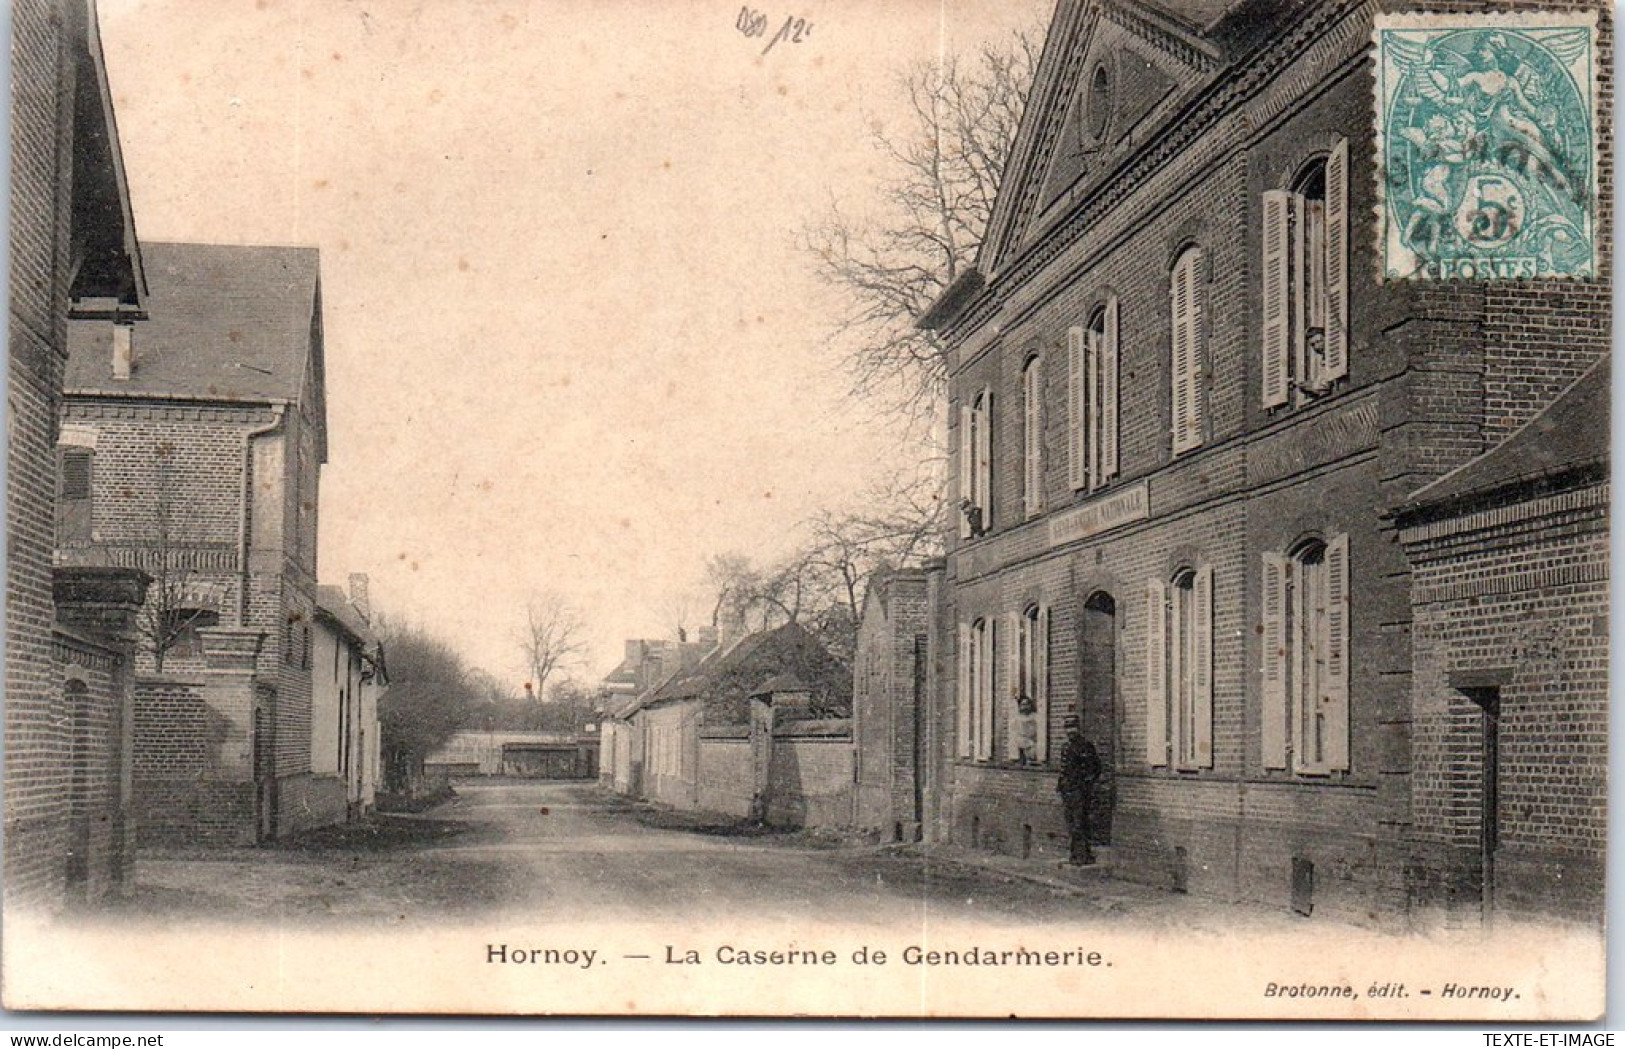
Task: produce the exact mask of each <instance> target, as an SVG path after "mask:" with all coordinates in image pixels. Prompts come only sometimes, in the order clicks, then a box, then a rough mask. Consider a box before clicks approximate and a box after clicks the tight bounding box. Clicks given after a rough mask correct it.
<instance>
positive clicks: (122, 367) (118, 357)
mask: <svg viewBox="0 0 1625 1049" xmlns="http://www.w3.org/2000/svg"><path fill="white" fill-rule="evenodd" d="M134 330H135V326H134V325H131V324H114V325H113V378H115V379H128V378H129V377H130V369H131V368H132V367H134V365H135V349H134V347H133V346H132V345H131V343H130V335H131V333H132V332H133V331H134Z"/></svg>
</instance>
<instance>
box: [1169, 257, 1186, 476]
mask: <svg viewBox="0 0 1625 1049" xmlns="http://www.w3.org/2000/svg"><path fill="white" fill-rule="evenodd" d="M1188 259H1189V257H1188V256H1187V257H1185V258H1182V259H1180V260H1179V264H1178V265H1177V266H1175V267H1174V279H1173V285H1172V287H1171V288H1170V289H1169V291H1170V294H1171V296H1172V301H1171V302H1170V305H1169V309H1170V312H1171V314H1172V332H1173V354H1172V359H1171V361H1170V372H1171V375H1170V379H1169V385H1170V388H1171V391H1172V394H1173V406H1172V407H1173V445H1174V451H1175V452H1181V451H1184V450H1185V449H1186V448H1188V447H1190V445H1189V444H1188V443H1187V442H1188V435H1189V433H1190V414H1191V405H1190V392H1191V391H1190V384H1189V382H1188V378H1187V377H1188V374H1189V372H1190V361H1191V345H1190V310H1191V303H1190V288H1189V284H1188V282H1187V281H1186V279H1185V273H1186V266H1187V264H1188Z"/></svg>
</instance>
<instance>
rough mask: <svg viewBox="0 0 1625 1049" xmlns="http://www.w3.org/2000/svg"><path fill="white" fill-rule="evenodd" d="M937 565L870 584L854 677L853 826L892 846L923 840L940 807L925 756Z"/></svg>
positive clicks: (933, 684) (931, 727) (933, 678)
mask: <svg viewBox="0 0 1625 1049" xmlns="http://www.w3.org/2000/svg"><path fill="white" fill-rule="evenodd" d="M941 591H942V569H941V565H940V564H936V565H933V566H929V567H925V568H907V569H894V570H884V571H881V572H877V573H875V575H874V576H873V577H871V579H870V581H869V589H868V592H867V594H866V595H865V597H864V602H863V618H862V619H861V620H860V621H859V624H858V638H857V664H856V666H854V667H853V671H852V734H853V737H854V741H855V743H856V754H855V760H856V763H857V769H856V773H855V776H854V778H855V781H856V787H855V789H856V791H857V802H856V810H855V815H854V817H853V825H854V826H855V827H857V828H858V829H861V830H865V831H868V832H871V833H875V834H878V835H880V836H881V837H883V838H887V839H889V840H893V841H918V840H920V838H921V836H922V835H923V833H924V831H923V828H924V826H925V823H926V810H927V808H928V807H934V806H935V803H936V801H937V796H938V795H937V790H936V785H935V784H932V783H927V782H926V779H925V776H924V773H925V771H926V768H927V764H926V762H925V760H924V759H925V755H926V754H928V753H930V750H931V746H932V737H933V735H934V733H935V731H936V730H937V728H938V726H937V725H935V724H934V723H933V722H932V721H931V719H930V717H929V715H930V712H931V704H930V702H929V698H928V697H930V696H931V695H932V694H934V692H935V691H936V690H937V689H938V688H939V687H940V678H939V676H938V674H937V673H936V669H935V668H936V661H937V659H938V658H940V652H941V649H942V640H941V638H940V637H938V636H937V630H936V624H937V616H936V609H937V607H938V606H939V605H940V603H941V600H942V592H941Z"/></svg>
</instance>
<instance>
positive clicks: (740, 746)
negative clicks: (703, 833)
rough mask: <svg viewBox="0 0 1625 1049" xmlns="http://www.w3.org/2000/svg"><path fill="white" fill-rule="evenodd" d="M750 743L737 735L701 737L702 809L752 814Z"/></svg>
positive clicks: (738, 814)
mask: <svg viewBox="0 0 1625 1049" xmlns="http://www.w3.org/2000/svg"><path fill="white" fill-rule="evenodd" d="M752 793H754V792H753V791H752V790H751V772H750V740H749V739H747V738H745V737H743V736H741V735H739V734H737V733H735V734H733V735H731V736H729V735H710V734H707V735H704V736H701V737H700V808H702V809H705V810H707V811H710V812H720V813H723V814H724V815H728V816H739V817H741V818H743V817H745V816H749V815H750V801H751V795H752Z"/></svg>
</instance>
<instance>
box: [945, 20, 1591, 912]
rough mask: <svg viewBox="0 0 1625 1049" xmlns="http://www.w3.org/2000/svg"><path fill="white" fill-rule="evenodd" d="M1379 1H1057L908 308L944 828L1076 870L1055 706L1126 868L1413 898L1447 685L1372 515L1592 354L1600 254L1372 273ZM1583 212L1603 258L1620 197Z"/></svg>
mask: <svg viewBox="0 0 1625 1049" xmlns="http://www.w3.org/2000/svg"><path fill="white" fill-rule="evenodd" d="M1374 15H1375V8H1374V7H1373V6H1372V5H1370V4H1363V3H1350V2H1340V0H1320V2H1306V3H1298V4H1279V5H1261V4H1250V3H1239V2H1228V0H1212V2H1203V3H1195V4H1172V3H1169V4H1166V5H1165V4H1161V3H1155V2H1145V0H1063V2H1062V3H1061V4H1060V5H1059V7H1058V9H1057V11H1056V14H1055V17H1054V21H1053V23H1052V27H1051V30H1050V33H1049V36H1048V39H1047V41H1046V45H1045V51H1044V55H1043V58H1042V61H1041V62H1040V65H1039V68H1038V70H1037V73H1036V76H1035V81H1034V85H1033V88H1032V92H1031V95H1030V97H1029V102H1028V106H1027V110H1026V113H1025V115H1024V117H1023V121H1022V125H1021V129H1020V131H1019V134H1018V136H1017V139H1016V142H1015V145H1014V149H1013V152H1012V155H1011V160H1010V163H1009V165H1008V167H1007V168H1006V171H1005V179H1004V184H1003V185H1002V186H1001V188H1000V192H999V197H998V202H997V205H996V207H995V210H994V213H993V218H992V222H991V225H990V228H989V230H988V234H987V237H986V239H985V241H984V243H983V246H982V249H981V254H980V257H979V259H978V262H977V265H976V266H975V267H974V268H973V270H971V271H970V272H969V273H967V274H966V275H965V276H964V277H962V278H961V279H960V280H959V281H957V282H956V283H955V285H953V286H952V287H951V288H949V289H948V291H947V292H946V293H945V294H944V295H943V297H942V298H941V299H940V300H939V302H938V303H937V304H936V305H935V306H934V307H933V308H932V310H931V311H930V312H929V313H928V314H927V315H926V316H925V317H924V318H922V322H921V323H922V325H924V326H926V327H928V328H932V329H935V330H937V331H938V332H939V333H940V334H941V335H942V337H943V338H944V340H945V342H946V344H947V346H948V347H949V350H950V353H951V364H950V369H951V378H950V394H949V396H950V400H951V405H950V418H949V422H950V428H951V431H952V432H951V435H950V442H951V452H952V455H953V458H954V474H955V477H956V486H957V487H956V492H955V494H954V497H953V502H954V504H955V505H957V506H958V507H959V508H960V521H959V528H958V534H957V536H956V537H955V538H954V542H953V543H952V546H951V549H950V552H949V555H948V563H947V584H946V585H947V593H948V598H947V602H946V605H945V610H944V615H945V617H946V619H947V620H948V622H949V623H951V624H952V626H951V629H952V632H953V635H954V649H955V657H954V658H955V664H956V665H955V672H954V675H953V678H954V682H955V683H954V686H953V687H952V688H950V689H943V690H942V692H941V697H940V705H939V706H938V708H937V709H936V711H935V712H934V720H936V721H937V723H938V724H940V725H942V726H944V731H943V733H942V734H941V735H942V739H943V743H942V745H941V746H940V747H937V748H934V749H933V750H932V751H931V752H930V753H929V754H928V755H927V769H926V775H927V778H928V779H933V778H934V780H935V781H936V782H940V783H942V784H943V785H944V788H945V789H944V791H943V794H944V796H945V804H944V806H943V810H942V812H941V816H940V819H939V820H938V821H936V823H935V824H934V825H931V826H929V827H928V833H929V834H933V835H936V836H939V837H945V838H948V839H951V840H953V841H955V842H958V843H961V844H965V845H970V846H973V847H980V848H985V849H993V850H999V851H1005V852H1011V853H1019V854H1023V855H1049V856H1055V857H1057V858H1059V857H1060V856H1062V855H1063V849H1064V843H1065V840H1066V836H1065V828H1064V825H1063V820H1062V813H1061V807H1060V804H1059V801H1058V799H1057V796H1056V793H1055V780H1056V759H1057V757H1058V749H1059V748H1058V747H1057V746H1056V745H1055V743H1056V741H1058V739H1059V737H1060V734H1061V731H1062V726H1063V723H1064V720H1065V719H1066V718H1067V717H1069V716H1074V715H1075V716H1076V717H1078V718H1079V720H1080V722H1081V725H1082V727H1083V730H1084V733H1085V734H1086V735H1087V736H1088V737H1090V738H1091V739H1092V740H1093V741H1094V742H1095V743H1096V744H1097V745H1098V747H1099V750H1100V753H1101V755H1102V757H1103V759H1104V761H1105V764H1106V766H1107V770H1106V775H1105V778H1104V780H1103V782H1102V783H1101V785H1100V787H1099V789H1098V790H1097V806H1096V813H1095V817H1096V821H1097V826H1096V828H1095V838H1096V841H1097V842H1099V843H1101V844H1103V845H1106V846H1108V847H1107V848H1106V849H1105V850H1103V854H1104V855H1105V856H1106V857H1107V860H1108V862H1110V863H1112V864H1113V865H1114V866H1115V868H1116V869H1117V870H1118V871H1119V872H1120V873H1122V874H1125V875H1126V876H1129V877H1133V878H1138V879H1142V880H1146V881H1150V882H1154V883H1157V884H1162V885H1167V886H1171V887H1174V888H1178V889H1183V890H1189V891H1192V892H1201V893H1206V894H1210V895H1214V896H1218V897H1222V898H1229V899H1244V900H1251V901H1257V902H1261V903H1264V904H1268V905H1273V906H1280V907H1283V908H1285V907H1292V908H1294V909H1296V910H1297V911H1299V912H1301V913H1311V912H1312V913H1316V914H1319V913H1324V912H1332V913H1341V914H1345V915H1351V916H1360V917H1363V916H1366V915H1368V914H1371V913H1374V912H1376V913H1389V914H1392V913H1402V912H1404V911H1406V910H1407V908H1409V907H1410V906H1411V905H1412V904H1413V903H1417V902H1420V897H1422V896H1425V895H1426V891H1425V885H1426V884H1427V883H1428V882H1429V879H1430V877H1431V875H1430V871H1431V870H1432V865H1433V864H1434V862H1435V857H1434V856H1433V854H1432V852H1431V851H1430V850H1429V849H1428V848H1426V847H1424V845H1423V844H1422V839H1424V838H1427V837H1428V836H1429V835H1430V834H1431V833H1432V832H1431V831H1429V830H1428V829H1427V828H1425V827H1424V826H1421V825H1419V822H1418V821H1419V818H1420V816H1419V812H1421V811H1425V810H1418V808H1417V807H1416V806H1415V805H1414V804H1413V802H1414V801H1415V800H1416V799H1417V798H1418V796H1419V795H1418V791H1419V790H1420V789H1421V788H1422V787H1423V786H1424V784H1425V783H1426V782H1427V779H1426V776H1425V774H1424V771H1423V768H1422V766H1421V764H1420V758H1421V757H1422V756H1424V755H1425V753H1426V747H1427V745H1428V738H1429V737H1428V736H1427V733H1428V732H1431V731H1432V727H1431V725H1430V722H1429V718H1430V717H1431V715H1430V714H1428V713H1427V709H1428V708H1427V704H1428V703H1436V702H1437V699H1436V698H1435V699H1431V700H1429V699H1419V700H1418V704H1420V706H1418V705H1416V704H1413V700H1412V689H1411V678H1412V673H1413V653H1412V619H1413V614H1414V613H1413V610H1412V605H1411V600H1410V594H1411V573H1412V567H1411V565H1410V563H1409V562H1408V561H1407V559H1406V556H1405V548H1404V547H1402V546H1401V544H1399V543H1398V542H1397V541H1396V537H1395V535H1394V534H1393V530H1392V528H1391V524H1390V522H1388V521H1386V520H1385V519H1384V517H1383V512H1384V508H1386V507H1391V506H1395V505H1397V504H1400V503H1402V502H1403V501H1404V500H1405V499H1406V498H1407V497H1408V495H1409V493H1411V492H1413V491H1415V490H1416V489H1417V488H1418V487H1420V486H1421V485H1423V484H1425V483H1427V482H1428V481H1430V480H1432V479H1434V478H1437V477H1439V476H1440V475H1442V474H1444V473H1446V472H1447V471H1449V470H1451V469H1453V468H1456V467H1458V466H1461V465H1462V464H1463V463H1465V462H1467V461H1468V460H1470V459H1472V458H1474V457H1475V456H1477V455H1479V454H1480V453H1482V452H1483V451H1485V450H1486V449H1487V448H1488V447H1489V446H1491V445H1492V444H1494V443H1495V442H1496V441H1498V440H1500V439H1501V438H1502V437H1504V436H1506V435H1507V434H1509V433H1511V432H1512V431H1514V430H1516V429H1517V428H1518V427H1520V426H1521V425H1522V424H1524V423H1525V422H1527V421H1528V420H1529V419H1530V418H1532V417H1533V416H1535V415H1536V414H1537V413H1538V412H1540V411H1541V410H1542V409H1543V408H1544V407H1545V406H1546V405H1547V404H1549V403H1550V402H1551V401H1552V400H1553V399H1554V398H1555V397H1556V396H1557V394H1558V393H1559V392H1561V390H1562V389H1563V388H1564V387H1565V386H1566V385H1568V384H1569V383H1570V382H1572V381H1573V379H1574V378H1575V377H1577V376H1578V375H1580V374H1582V373H1583V372H1585V371H1586V370H1587V369H1588V368H1589V367H1590V366H1591V364H1592V363H1593V362H1594V361H1595V360H1596V359H1597V358H1598V357H1599V356H1601V355H1602V354H1604V353H1606V351H1607V348H1608V345H1609V305H1608V303H1609V290H1608V285H1607V282H1606V280H1607V273H1608V265H1607V259H1606V258H1604V259H1602V260H1601V261H1602V265H1601V268H1600V269H1599V272H1600V273H1601V274H1603V277H1602V279H1599V280H1541V281H1521V282H1515V281H1503V282H1495V283H1485V282H1475V281H1466V280H1458V281H1453V282H1438V281H1433V282H1430V281H1424V280H1415V281H1404V280H1390V281H1384V280H1381V279H1379V266H1378V261H1377V259H1376V258H1375V257H1374V252H1375V248H1376V245H1377V244H1378V239H1377V233H1376V229H1375V223H1376V214H1377V212H1376V206H1377V196H1376V189H1377V173H1376V171H1375V170H1374V167H1373V160H1372V157H1373V155H1374V145H1375V143H1374V141H1373V138H1374V134H1373V113H1374V111H1375V103H1374V82H1373V77H1372V73H1371V56H1370V46H1371V40H1372V30H1373V19H1374ZM1601 17H1602V19H1603V23H1604V27H1603V32H1602V36H1601V40H1600V45H1599V54H1602V55H1606V54H1607V53H1608V48H1609V32H1608V29H1607V26H1606V21H1607V19H1606V15H1605V14H1604V15H1602V16H1601ZM1599 85H1600V89H1601V92H1602V101H1601V104H1600V112H1602V113H1604V114H1606V113H1608V112H1610V109H1609V105H1610V103H1609V98H1610V92H1611V79H1610V77H1609V75H1608V74H1607V72H1606V71H1605V72H1604V73H1603V75H1601V76H1600V77H1599ZM1599 127H1600V128H1601V131H1600V135H1602V136H1604V137H1603V138H1602V140H1601V142H1600V143H1599V147H1598V149H1599V152H1598V157H1599V163H1600V165H1601V168H1600V171H1599V172H1598V177H1597V181H1596V184H1597V185H1599V186H1604V185H1608V184H1610V179H1611V168H1610V166H1609V164H1610V161H1609V157H1610V146H1609V140H1608V139H1607V138H1606V136H1607V135H1608V131H1607V125H1606V120H1604V121H1603V122H1602V123H1601V124H1600V125H1599ZM1597 223H1598V228H1599V230H1600V231H1601V235H1600V242H1601V243H1602V244H1603V245H1604V248H1603V249H1602V250H1603V251H1606V244H1607V237H1608V231H1609V230H1610V229H1611V211H1610V207H1609V205H1608V203H1607V198H1606V197H1603V198H1602V200H1601V201H1600V202H1599V204H1598V214H1597ZM1283 275H1284V279H1277V278H1281V277H1282V276H1283ZM1267 277H1268V278H1269V279H1266V278H1267ZM1028 704H1030V708H1031V710H1032V714H1031V715H1030V716H1031V718H1032V719H1033V721H1035V722H1036V723H1035V724H1034V723H1032V722H1028V721H1026V720H1025V719H1026V718H1027V717H1028V715H1026V714H1025V713H1024V712H1023V707H1024V706H1027V705H1028ZM950 726H951V731H950V730H948V729H949V727H950Z"/></svg>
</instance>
